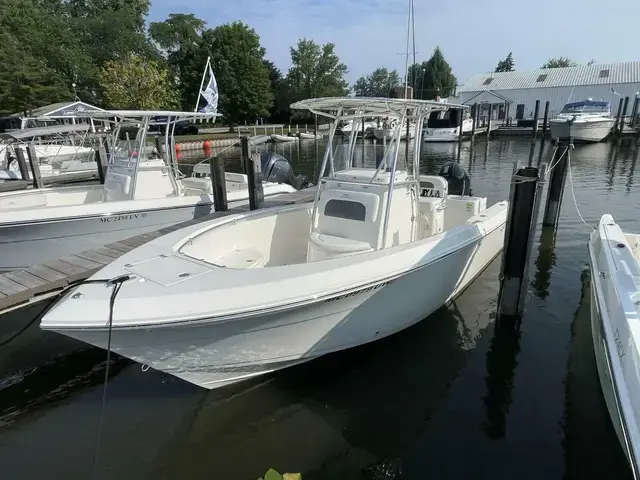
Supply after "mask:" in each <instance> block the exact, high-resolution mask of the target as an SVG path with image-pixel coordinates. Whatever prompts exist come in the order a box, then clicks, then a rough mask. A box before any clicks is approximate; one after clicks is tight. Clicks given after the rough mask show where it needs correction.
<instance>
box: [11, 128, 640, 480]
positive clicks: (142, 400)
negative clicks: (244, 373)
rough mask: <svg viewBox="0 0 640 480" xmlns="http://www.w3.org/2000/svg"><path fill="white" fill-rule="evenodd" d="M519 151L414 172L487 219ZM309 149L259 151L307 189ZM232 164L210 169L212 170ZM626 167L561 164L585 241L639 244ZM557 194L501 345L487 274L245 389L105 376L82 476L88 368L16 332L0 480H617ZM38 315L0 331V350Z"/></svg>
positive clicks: (81, 357)
mask: <svg viewBox="0 0 640 480" xmlns="http://www.w3.org/2000/svg"><path fill="white" fill-rule="evenodd" d="M529 145H530V144H529V141H528V140H526V139H511V140H494V141H491V142H490V143H489V144H487V143H486V142H484V141H479V142H478V143H476V145H475V148H471V145H470V144H469V143H465V144H463V146H462V148H461V150H460V152H459V151H458V146H457V145H455V144H451V145H448V144H442V145H425V147H424V149H423V156H422V158H421V166H422V170H423V171H424V172H430V173H436V172H437V171H438V169H439V167H440V166H441V165H442V164H444V163H445V162H447V161H450V160H455V159H456V158H458V156H459V158H460V162H461V164H462V165H463V166H464V167H465V168H466V169H467V171H468V172H469V174H470V176H471V179H472V187H473V191H474V194H476V195H486V196H488V197H489V203H493V202H495V201H497V200H501V199H505V198H507V196H508V192H509V179H510V175H511V171H512V166H513V162H514V161H516V160H517V161H519V162H520V163H521V164H526V163H527V162H528V161H529V158H530V147H529ZM323 147H324V145H323V144H322V143H320V142H319V143H318V144H317V143H316V142H314V141H307V142H304V143H302V144H300V143H298V142H296V143H294V144H290V145H272V146H269V147H264V148H271V149H275V150H276V151H278V153H280V154H282V155H284V156H285V157H287V158H290V159H291V161H292V163H293V165H294V168H295V169H296V170H298V171H300V172H304V173H306V174H307V175H313V173H314V172H315V171H316V170H317V169H318V168H319V164H320V161H321V155H322V152H323ZM358 148H360V147H358ZM238 154H239V152H238V151H237V150H230V151H227V152H225V153H224V154H223V155H225V156H226V157H227V158H228V159H229V161H228V167H229V168H231V167H232V166H234V165H237V161H236V160H235V159H236V158H237V157H238ZM372 155H373V153H372V149H371V147H367V150H365V153H364V156H365V158H366V159H367V162H369V161H372V158H373V157H372ZM319 157H320V158H319ZM637 158H638V154H637V152H636V150H635V147H632V146H625V145H622V146H619V147H618V146H613V145H609V144H598V145H587V146H578V147H577V148H576V150H575V151H574V152H573V156H572V166H573V181H574V185H575V196H576V199H577V203H578V205H579V208H580V210H581V212H582V214H583V216H584V218H585V220H586V221H587V222H588V223H589V224H592V225H593V224H595V222H596V221H597V220H598V218H599V217H600V215H602V214H603V213H607V212H610V213H612V214H613V215H614V217H615V218H616V220H617V221H618V223H620V224H621V225H622V227H623V228H625V229H628V230H631V231H640V219H639V218H638V216H637V214H636V213H635V211H636V206H637V204H638V200H639V199H640V197H639V195H638V192H637V187H635V186H634V170H635V166H636V160H637ZM539 159H541V160H542V161H543V162H544V161H548V159H549V146H548V145H547V147H546V148H545V150H544V151H543V152H542V154H541V155H540V154H539V147H538V149H537V150H536V151H535V152H534V155H533V157H531V160H532V162H533V163H534V164H536V163H537V162H538V160H539ZM565 192H566V194H565V198H564V202H563V206H562V214H561V220H560V226H559V228H558V230H557V234H554V233H553V232H549V231H542V232H541V231H540V229H538V232H537V234H536V242H535V245H534V248H533V252H532V256H531V261H532V266H531V279H530V284H529V291H528V295H527V305H526V311H525V315H524V318H523V320H522V324H521V328H520V331H519V332H518V333H516V334H510V333H505V332H503V331H500V330H495V329H494V318H495V307H496V296H497V291H498V280H497V276H498V272H499V260H498V261H496V262H494V263H492V264H491V265H490V266H489V268H488V269H487V270H486V271H485V273H484V274H483V275H482V276H480V277H479V278H478V279H477V280H476V281H475V282H474V283H473V284H472V285H471V287H470V288H468V289H467V291H465V293H464V294H463V295H462V296H461V297H460V298H458V300H457V301H456V302H455V303H454V304H453V305H451V306H450V307H449V308H446V309H441V310H439V311H438V312H437V313H436V314H434V315H432V316H430V317H429V318H427V319H426V320H425V321H423V322H422V323H420V324H418V325H416V326H415V327H413V328H411V329H409V330H406V331H404V332H402V333H400V334H398V335H395V336H393V337H391V338H388V339H385V340H381V341H379V342H377V343H375V344H371V345H367V346H364V347H361V348H356V349H352V350H350V351H347V352H344V353H339V354H334V355H330V356H326V357H324V358H322V359H320V360H317V361H314V362H311V363H309V364H306V365H302V366H300V367H296V368H292V369H289V370H286V371H283V372H280V373H278V374H276V375H273V376H270V377H266V378H263V379H260V380H257V381H254V382H253V383H248V384H241V385H237V386H233V387H230V388H227V389H221V390H217V391H212V392H209V391H205V390H201V389H199V388H197V387H195V386H192V385H190V384H187V383H184V382H183V381H181V380H178V379H175V378H173V377H170V376H168V375H164V374H161V373H158V372H154V371H151V370H150V371H147V372H143V371H142V370H141V367H140V366H139V365H137V364H134V363H132V362H129V361H127V360H124V359H116V360H115V361H114V363H113V364H112V366H111V372H112V375H111V377H110V379H109V383H108V391H107V407H106V411H105V421H104V427H103V431H102V436H101V448H100V455H99V458H98V460H97V466H96V468H95V472H93V470H92V465H93V455H94V450H95V444H96V438H97V433H98V423H99V415H100V407H101V399H102V379H103V375H104V367H105V352H103V351H101V350H97V349H93V348H86V347H83V346H82V345H81V344H78V343H76V342H74V341H71V340H69V339H66V338H64V337H61V336H58V335H55V334H47V333H42V332H40V331H39V329H38V328H37V327H35V326H34V327H33V328H30V329H29V330H27V331H26V332H25V333H24V334H22V335H21V336H20V337H18V338H17V339H16V340H15V341H13V342H11V343H10V344H8V345H5V346H3V347H2V348H0V468H1V469H2V470H1V473H0V475H1V477H2V478H3V479H27V478H28V479H40V478H43V479H44V478H46V479H86V478H114V479H192V478H193V479H214V478H215V479H225V480H227V479H228V480H234V479H238V480H245V479H247V480H253V479H257V478H258V477H259V476H261V475H263V474H264V472H265V471H266V470H267V469H268V468H270V467H274V468H276V469H277V470H279V471H281V472H284V471H295V472H302V473H303V478H304V479H306V480H309V479H426V478H447V479H468V478H491V479H513V478H518V479H524V478H544V479H552V478H557V479H560V478H569V479H591V478H593V479H596V478H598V479H600V478H615V479H626V478H630V472H629V469H628V466H627V463H626V460H625V458H624V455H623V453H622V450H621V448H620V446H619V445H618V442H617V439H616V437H615V433H614V432H613V428H612V426H611V424H610V421H609V418H608V414H607V412H606V408H605V405H604V401H603V399H602V395H601V393H600V388H599V383H598V378H597V372H596V366H595V363H594V358H593V348H592V343H591V342H592V340H591V333H590V327H589V298H588V295H587V292H588V290H587V289H588V286H589V278H588V273H587V248H586V243H587V239H588V234H589V229H588V227H586V226H585V225H584V224H583V223H582V222H581V220H580V219H579V217H578V215H577V213H576V208H575V206H574V203H573V199H572V196H571V190H570V184H569V183H568V182H567V190H566V191H565ZM545 198H546V196H545ZM434 280H435V281H437V279H434ZM425 288H429V286H428V285H425ZM40 308H42V306H34V307H33V308H32V311H31V312H28V313H27V314H25V313H21V314H20V315H13V316H11V315H6V316H5V317H4V318H2V319H0V320H2V322H0V323H1V325H0V342H2V339H3V338H7V336H8V335H10V334H11V333H12V331H15V330H16V329H17V328H19V326H20V325H21V324H24V322H25V318H27V319H28V317H30V316H31V317H32V316H34V315H36V314H37V311H38V310H39V309H40ZM92 472H93V473H92Z"/></svg>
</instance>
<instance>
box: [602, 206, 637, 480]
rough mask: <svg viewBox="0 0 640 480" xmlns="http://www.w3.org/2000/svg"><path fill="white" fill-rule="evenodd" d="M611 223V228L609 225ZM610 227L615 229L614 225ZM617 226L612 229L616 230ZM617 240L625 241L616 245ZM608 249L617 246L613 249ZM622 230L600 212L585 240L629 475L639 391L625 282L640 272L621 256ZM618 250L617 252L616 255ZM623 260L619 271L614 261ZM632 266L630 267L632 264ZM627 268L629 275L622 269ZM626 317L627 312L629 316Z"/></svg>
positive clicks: (612, 406)
mask: <svg viewBox="0 0 640 480" xmlns="http://www.w3.org/2000/svg"><path fill="white" fill-rule="evenodd" d="M610 227H613V228H610ZM614 229H615V230H614ZM616 230H617V232H616ZM621 245H624V246H622V247H621ZM612 249H615V250H619V251H612ZM624 249H626V250H629V249H628V244H627V242H626V240H625V238H624V235H623V234H622V233H621V231H620V230H619V228H618V226H617V225H615V223H614V221H613V219H612V218H611V216H610V215H605V216H603V219H602V220H601V222H600V225H599V227H598V228H596V229H595V230H594V231H593V232H592V234H591V238H590V241H589V265H590V271H591V292H590V293H591V305H590V309H591V312H590V313H591V332H592V336H593V347H594V354H595V359H596V366H597V370H598V377H599V380H600V386H601V388H602V393H603V397H604V400H605V403H606V406H607V410H608V412H609V416H610V418H611V422H612V424H613V427H614V429H615V432H616V435H617V437H618V440H619V442H620V445H621V446H622V449H623V451H624V453H625V455H626V457H627V460H628V461H629V462H630V465H631V467H632V470H633V472H634V477H635V478H638V472H637V466H636V465H637V457H638V455H637V453H634V452H637V448H636V447H635V446H637V445H639V441H640V435H639V429H638V425H637V422H636V420H635V418H636V413H635V408H634V401H635V400H634V399H635V398H637V396H636V394H637V393H638V390H639V388H638V383H639V382H638V369H637V366H636V360H637V349H636V348H635V343H634V341H633V334H632V327H631V328H630V325H629V320H631V321H632V323H635V322H636V321H637V315H634V314H633V313H631V312H634V306H633V304H632V303H631V302H629V299H630V297H633V293H632V295H631V296H629V295H628V293H629V290H628V288H629V286H632V287H631V288H632V289H635V288H637V287H636V286H635V285H634V282H633V281H631V282H629V281H628V280H631V277H630V275H634V274H635V275H636V276H637V273H640V272H639V271H638V267H637V265H635V264H636V262H635V261H633V260H631V261H630V258H629V257H627V258H624V255H627V253H628V252H626V251H623V250H624ZM619 253H621V254H622V255H621V258H617V256H618V254H619ZM617 262H620V265H626V266H627V268H628V270H627V271H625V272H624V273H622V274H620V273H621V272H619V271H618V269H617V267H616V264H617ZM634 269H635V270H636V271H635V272H633V270H634ZM627 272H628V273H629V275H627ZM629 317H631V318H629Z"/></svg>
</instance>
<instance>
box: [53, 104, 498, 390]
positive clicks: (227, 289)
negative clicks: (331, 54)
mask: <svg viewBox="0 0 640 480" xmlns="http://www.w3.org/2000/svg"><path fill="white" fill-rule="evenodd" d="M292 108H307V109H309V110H310V111H311V112H313V113H317V114H319V115H326V116H328V117H329V118H332V119H333V120H334V123H333V125H332V127H331V130H330V134H329V142H328V145H327V149H326V152H325V156H324V160H323V165H322V167H321V170H320V182H319V187H318V190H317V192H316V198H315V201H314V202H313V203H311V204H302V205H295V206H284V207H276V208H272V209H266V210H262V211H260V210H258V211H254V212H249V213H243V214H237V215H232V216H228V217H225V218H221V219H216V220H212V221H209V222H206V223H203V224H200V225H196V226H192V227H187V228H184V229H182V230H179V231H176V232H173V233H171V234H168V235H165V236H163V237H161V238H158V239H156V240H154V241H152V242H150V243H148V244H146V245H143V246H142V247H139V248H137V249H135V250H133V251H132V252H130V253H128V254H126V255H124V256H123V257H121V258H120V259H118V260H116V261H115V262H114V263H112V264H111V265H109V266H107V267H106V268H104V269H103V270H101V271H100V272H98V273H97V274H96V275H95V276H94V277H93V279H109V278H115V277H121V276H122V275H127V276H128V277H121V278H120V280H119V281H122V282H123V283H120V284H119V287H118V288H119V290H118V295H117V299H116V300H115V302H114V303H113V311H112V313H113V315H112V317H111V318H112V321H111V323H110V322H109V318H110V308H109V298H110V295H111V289H110V288H105V286H104V285H96V284H87V285H82V286H79V287H77V288H75V289H74V290H73V291H71V292H69V293H68V294H67V295H66V296H65V297H64V298H63V299H62V300H61V301H60V302H59V303H58V304H57V305H56V306H55V307H54V308H53V309H51V310H50V311H49V312H48V313H47V314H46V315H45V316H44V317H43V319H42V323H41V327H42V328H43V329H46V330H53V331H57V332H60V333H63V334H65V335H68V336H71V337H74V338H77V339H79V340H81V341H84V342H87V343H89V344H92V345H96V346H99V347H102V348H106V346H107V342H108V338H109V335H111V337H110V338H111V346H112V348H113V350H114V351H115V352H118V353H119V354H121V355H124V356H126V357H128V358H131V359H133V360H135V361H138V362H140V363H144V364H147V365H150V366H152V367H153V368H156V369H158V370H162V371H164V372H167V373H170V374H172V375H175V376H177V377H180V378H182V379H184V380H186V381H189V382H192V383H194V384H196V385H200V386H202V387H205V388H216V387H220V386H223V385H226V384H230V383H234V382H238V381H241V380H244V379H247V378H250V377H254V376H257V375H261V374H264V373H267V372H272V371H274V370H279V369H282V368H285V367H289V366H292V365H296V364H298V363H301V362H305V361H309V360H312V359H314V358H316V357H318V356H321V355H325V354H327V353H331V352H335V351H339V350H343V349H346V348H350V347H354V346H357V345H361V344H364V343H367V342H371V341H375V340H377V339H380V338H383V337H385V336H388V335H391V334H393V333H395V332H397V331H400V330H402V329H404V328H407V327H408V326H410V325H412V324H414V323H416V322H418V321H420V320H422V319H424V318H425V317H427V316H428V315H429V314H431V313H432V312H434V311H435V310H436V309H438V308H439V307H440V306H442V305H443V304H446V303H447V302H448V301H450V300H452V299H453V298H455V297H456V295H458V294H459V293H460V292H462V291H463V290H464V288H465V287H466V286H467V285H469V283H470V282H471V281H472V280H473V279H474V278H475V277H476V276H477V275H478V274H479V273H480V272H482V270H483V269H484V268H485V267H486V266H487V265H488V264H489V262H491V260H492V259H493V258H495V257H496V256H497V255H498V254H499V252H500V251H501V250H502V247H503V242H504V228H505V222H506V215H507V202H499V203H497V204H495V205H493V206H492V207H490V208H486V198H481V197H470V196H466V195H449V194H448V189H449V183H448V181H447V179H445V178H443V177H438V176H427V175H424V176H423V175H419V158H420V155H419V152H420V147H421V142H415V143H414V145H413V148H414V155H413V158H414V161H413V165H412V166H411V168H410V170H411V171H408V170H409V169H404V168H401V167H400V166H399V165H398V151H399V150H400V149H399V148H397V147H398V142H399V141H400V131H399V130H397V132H396V135H395V136H394V137H393V138H392V139H391V142H390V144H389V146H388V148H387V149H386V152H385V156H384V158H383V159H382V161H381V163H380V165H379V167H378V168H376V167H368V168H356V166H355V165H354V158H355V156H354V155H353V152H354V151H355V148H353V146H352V143H353V142H349V143H348V144H347V143H346V142H344V143H343V142H341V141H337V142H335V144H334V137H335V134H336V126H337V123H338V122H339V121H340V119H341V118H343V117H344V116H348V117H353V116H356V117H357V116H360V117H363V116H364V117H366V116H381V117H382V116H396V117H398V119H399V120H400V123H403V122H404V121H406V119H407V118H411V119H413V120H415V129H416V130H417V131H421V129H422V123H423V120H424V118H425V116H426V115H428V113H429V112H431V111H433V110H434V109H438V108H441V107H440V106H439V105H438V104H437V103H435V102H428V101H420V100H405V99H371V98H324V99H312V100H306V101H302V102H298V103H296V104H294V105H292ZM334 112H337V114H335V113H334ZM334 148H336V150H335V152H334ZM343 154H345V155H343ZM334 157H335V158H334ZM336 162H340V164H341V165H342V166H343V168H342V169H341V170H338V171H336V168H335V167H336ZM413 172H415V175H414V173H413ZM463 193H465V192H463Z"/></svg>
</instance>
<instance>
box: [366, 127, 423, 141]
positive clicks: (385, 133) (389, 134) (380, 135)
mask: <svg viewBox="0 0 640 480" xmlns="http://www.w3.org/2000/svg"><path fill="white" fill-rule="evenodd" d="M405 130H406V129H405ZM372 133H373V136H374V137H375V138H376V139H377V140H386V141H389V140H391V138H393V136H394V135H395V129H394V128H374V129H373V130H372ZM414 136H415V132H414V130H412V129H410V130H409V138H414ZM406 139H407V132H406V131H405V132H402V133H401V134H400V140H406Z"/></svg>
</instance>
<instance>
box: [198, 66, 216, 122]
mask: <svg viewBox="0 0 640 480" xmlns="http://www.w3.org/2000/svg"><path fill="white" fill-rule="evenodd" d="M208 66H209V83H207V85H206V87H205V88H204V89H203V90H202V91H201V92H200V95H202V97H203V98H204V99H205V101H206V102H207V103H206V105H205V106H204V107H202V108H201V109H200V112H202V113H218V84H217V82H216V77H215V75H214V74H213V69H212V68H211V64H210V63H209V64H208Z"/></svg>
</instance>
